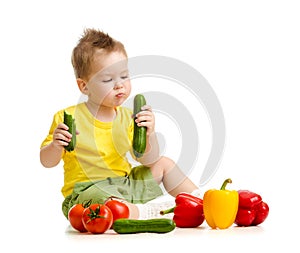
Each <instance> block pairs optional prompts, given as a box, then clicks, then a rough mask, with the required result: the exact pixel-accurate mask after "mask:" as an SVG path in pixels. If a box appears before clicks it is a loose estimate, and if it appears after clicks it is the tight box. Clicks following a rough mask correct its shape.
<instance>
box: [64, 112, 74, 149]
mask: <svg viewBox="0 0 300 253" xmlns="http://www.w3.org/2000/svg"><path fill="white" fill-rule="evenodd" d="M64 124H66V125H67V126H68V127H69V130H68V132H69V133H70V134H72V139H71V141H70V142H69V145H68V146H65V150H67V151H69V152H71V151H73V150H74V148H75V146H76V124H75V119H73V117H72V115H70V114H68V113H66V111H64Z"/></svg>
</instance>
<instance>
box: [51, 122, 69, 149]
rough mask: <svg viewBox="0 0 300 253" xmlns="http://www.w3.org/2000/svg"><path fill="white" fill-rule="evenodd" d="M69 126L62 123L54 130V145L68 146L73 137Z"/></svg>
mask: <svg viewBox="0 0 300 253" xmlns="http://www.w3.org/2000/svg"><path fill="white" fill-rule="evenodd" d="M68 129H69V128H68V126H67V125H66V124H64V123H60V124H59V125H58V126H57V128H56V129H55V130H54V132H53V141H52V143H53V145H54V146H55V147H59V148H63V147H64V146H68V145H69V142H70V141H71V139H72V134H70V133H69V132H68Z"/></svg>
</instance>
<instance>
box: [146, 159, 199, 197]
mask: <svg viewBox="0 0 300 253" xmlns="http://www.w3.org/2000/svg"><path fill="white" fill-rule="evenodd" d="M150 169H151V172H152V175H153V177H154V179H155V180H156V181H157V183H158V184H160V183H161V182H162V183H163V185H164V187H165V189H166V191H167V192H168V193H169V194H170V195H172V196H173V197H176V195H177V194H179V193H181V192H187V193H191V192H193V191H194V190H196V189H198V187H197V186H196V185H195V184H194V183H193V182H192V181H191V180H190V179H189V178H188V177H187V176H186V175H184V173H183V172H182V171H181V170H180V168H179V167H178V166H177V165H176V164H175V162H174V161H172V160H171V159H169V158H167V157H161V158H160V159H159V160H158V161H157V162H155V163H154V164H152V165H151V166H150Z"/></svg>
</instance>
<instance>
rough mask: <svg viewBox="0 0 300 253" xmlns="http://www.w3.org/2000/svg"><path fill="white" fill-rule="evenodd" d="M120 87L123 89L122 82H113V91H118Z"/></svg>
mask: <svg viewBox="0 0 300 253" xmlns="http://www.w3.org/2000/svg"><path fill="white" fill-rule="evenodd" d="M122 87H123V80H118V81H116V82H115V86H114V89H115V90H117V89H120V88H122Z"/></svg>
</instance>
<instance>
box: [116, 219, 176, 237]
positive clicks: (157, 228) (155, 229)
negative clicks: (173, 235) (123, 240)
mask: <svg viewBox="0 0 300 253" xmlns="http://www.w3.org/2000/svg"><path fill="white" fill-rule="evenodd" d="M175 227H176V224H175V222H174V221H173V220H171V219H167V218H158V219H148V220H135V219H118V220H116V221H115V222H114V224H113V230H114V231H115V232H117V233H118V234H136V233H168V232H171V231H172V230H174V229H175Z"/></svg>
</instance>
